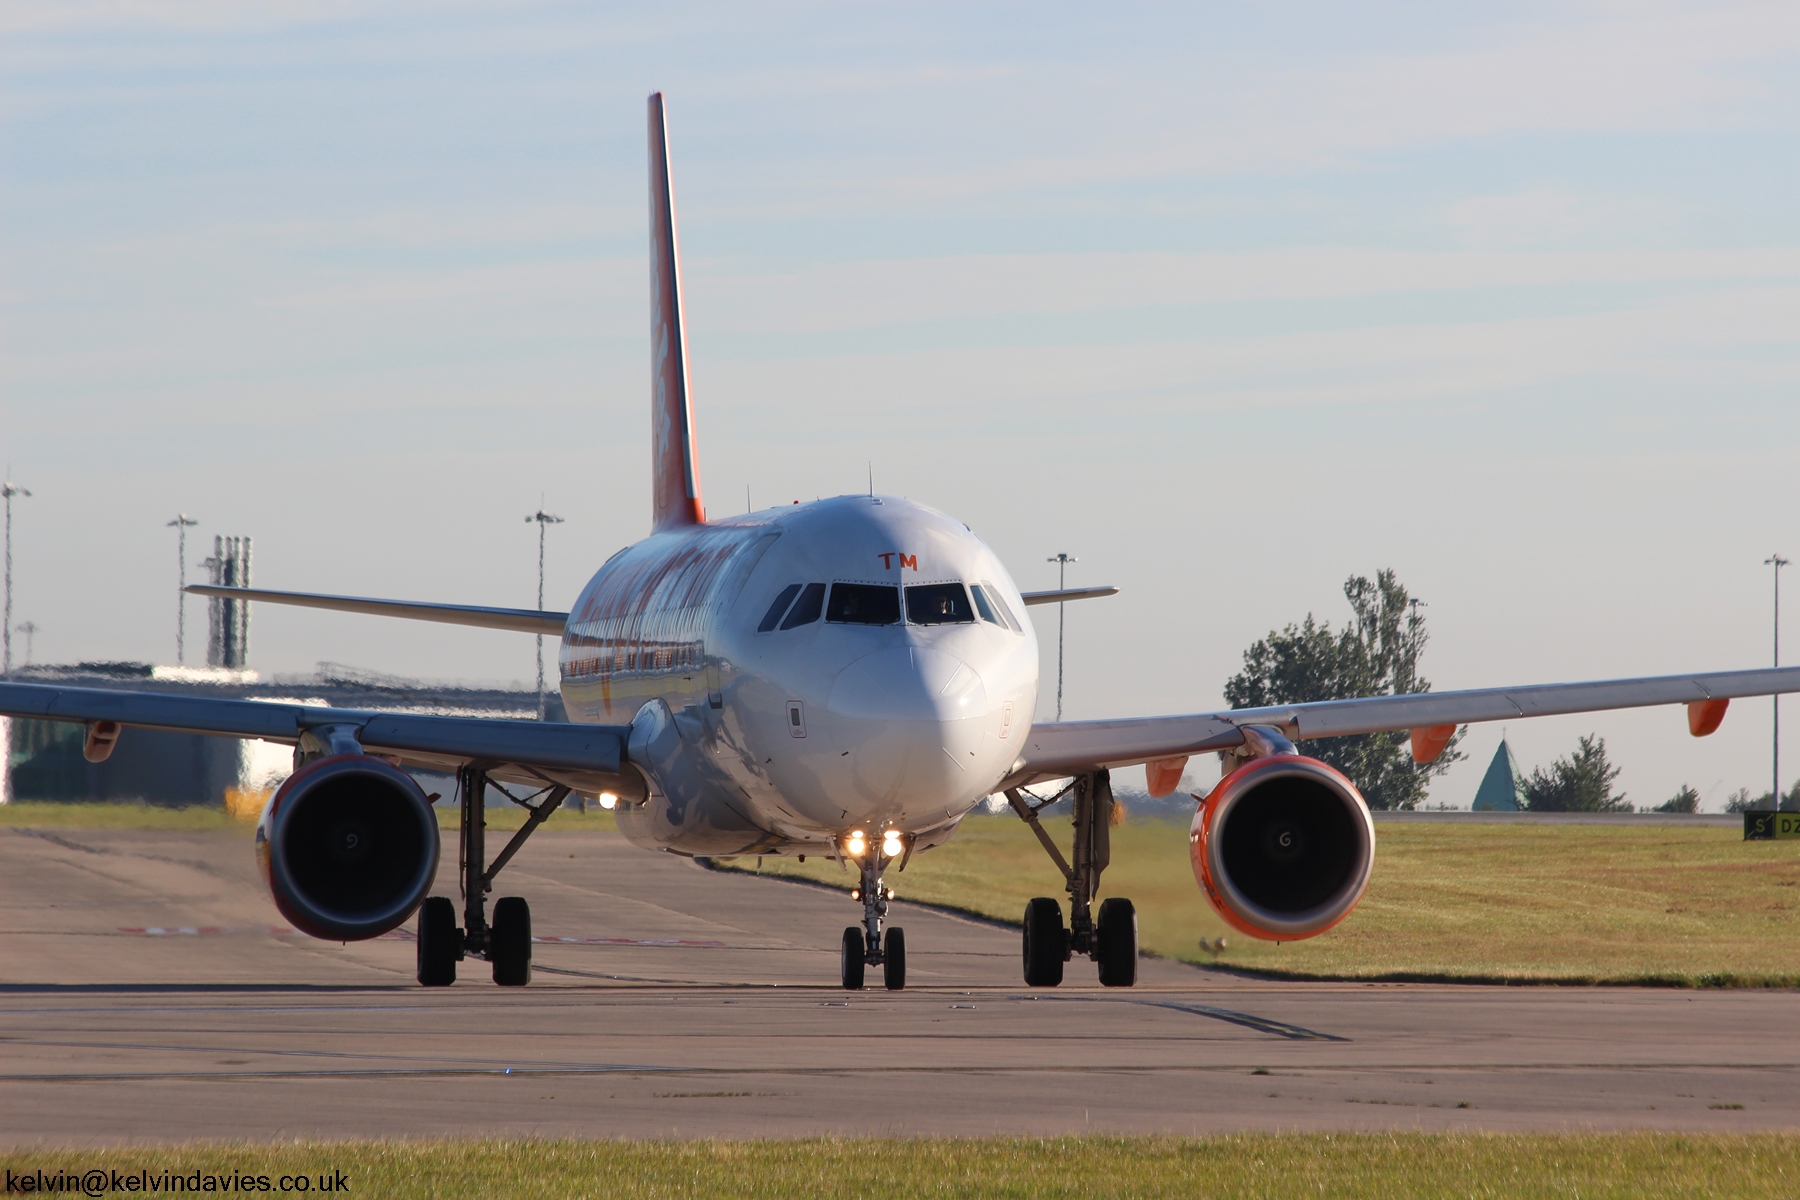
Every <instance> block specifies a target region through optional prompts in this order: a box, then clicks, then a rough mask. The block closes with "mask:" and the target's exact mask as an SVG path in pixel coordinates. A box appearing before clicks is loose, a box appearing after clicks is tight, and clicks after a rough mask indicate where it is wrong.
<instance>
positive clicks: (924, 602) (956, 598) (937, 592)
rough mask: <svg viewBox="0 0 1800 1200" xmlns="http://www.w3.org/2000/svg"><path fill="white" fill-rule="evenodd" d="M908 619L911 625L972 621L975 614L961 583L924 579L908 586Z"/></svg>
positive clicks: (957, 623)
mask: <svg viewBox="0 0 1800 1200" xmlns="http://www.w3.org/2000/svg"><path fill="white" fill-rule="evenodd" d="M906 620H907V623H908V624H911V625H973V624H974V623H975V614H974V613H973V612H972V611H970V609H969V597H968V594H967V593H966V592H964V591H963V586H962V584H960V583H922V584H920V585H918V586H917V587H909V588H907V589H906Z"/></svg>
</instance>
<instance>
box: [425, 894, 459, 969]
mask: <svg viewBox="0 0 1800 1200" xmlns="http://www.w3.org/2000/svg"><path fill="white" fill-rule="evenodd" d="M461 945H462V930H460V929H458V928H457V927H456V905H455V904H453V903H451V901H450V898H449V897H448V896H430V897H427V898H426V900H425V903H423V904H421V905H420V906H419V940H418V949H419V985H420V986H421V987H449V986H450V985H451V984H453V983H455V982H456V951H457V949H458V948H459V947H460V946H461Z"/></svg>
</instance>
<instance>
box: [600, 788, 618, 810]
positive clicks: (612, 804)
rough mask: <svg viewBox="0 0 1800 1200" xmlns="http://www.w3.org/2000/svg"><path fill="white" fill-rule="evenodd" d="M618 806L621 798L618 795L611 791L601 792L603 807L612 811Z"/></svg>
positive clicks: (601, 805)
mask: <svg viewBox="0 0 1800 1200" xmlns="http://www.w3.org/2000/svg"><path fill="white" fill-rule="evenodd" d="M618 806H619V798H618V797H617V796H615V795H613V794H612V793H611V792H601V793H600V807H601V808H604V809H606V810H607V811H608V812H611V811H612V810H613V809H615V808H617V807H618Z"/></svg>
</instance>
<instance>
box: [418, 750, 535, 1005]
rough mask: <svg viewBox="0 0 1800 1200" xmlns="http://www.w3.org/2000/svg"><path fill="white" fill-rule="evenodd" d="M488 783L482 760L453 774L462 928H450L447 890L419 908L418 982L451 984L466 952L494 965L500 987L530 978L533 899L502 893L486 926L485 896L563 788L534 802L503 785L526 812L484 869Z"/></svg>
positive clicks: (450, 904) (452, 919) (452, 910)
mask: <svg viewBox="0 0 1800 1200" xmlns="http://www.w3.org/2000/svg"><path fill="white" fill-rule="evenodd" d="M495 786H498V785H495ZM487 789H488V777H487V771H486V770H485V769H484V768H483V767H482V766H481V764H479V763H471V764H470V765H468V766H466V767H464V768H462V769H461V770H460V771H458V772H457V773H456V790H457V793H458V796H459V798H460V801H461V820H460V822H459V841H460V845H461V854H460V856H459V863H458V869H459V872H460V874H461V882H462V894H463V923H464V928H462V929H458V928H457V927H456V905H455V903H454V902H453V901H452V900H451V899H450V898H449V897H448V896H432V897H431V898H429V899H428V900H426V901H425V903H424V904H423V905H421V906H420V907H419V939H418V948H419V982H420V983H421V984H423V985H424V986H425V987H448V986H450V985H451V984H453V983H455V982H456V964H457V963H459V962H461V961H462V960H463V959H464V958H466V957H467V956H469V955H471V954H473V955H478V956H480V957H483V958H486V959H487V960H488V964H489V965H490V966H492V967H493V969H494V982H495V983H497V984H499V985H500V986H501V987H524V986H525V985H526V984H528V983H530V982H531V906H530V905H528V904H526V903H525V901H524V899H523V898H521V897H519V896H502V897H501V898H500V899H498V900H496V901H495V902H494V921H493V924H491V925H490V924H488V920H487V915H486V914H487V897H488V893H489V892H491V891H493V890H494V876H496V875H498V874H499V873H500V868H502V867H504V866H505V865H506V864H507V863H508V862H510V861H512V856H513V855H515V854H517V853H518V852H519V847H520V846H523V845H524V844H525V839H526V838H528V837H530V836H531V835H532V833H534V832H535V831H536V830H537V827H538V826H539V825H542V824H543V823H544V822H545V820H547V819H548V818H549V816H550V814H551V813H553V812H555V811H556V810H557V808H558V807H559V806H560V805H561V804H562V802H563V800H564V799H565V798H566V797H567V796H568V794H569V789H568V788H566V787H563V786H562V785H561V784H557V785H556V786H554V787H551V788H548V789H546V791H545V793H544V795H543V799H541V800H539V801H538V802H537V803H536V804H535V805H533V804H527V803H526V802H525V801H524V800H521V799H519V798H518V797H516V796H513V795H512V793H511V792H507V793H506V795H507V796H508V798H510V799H512V800H514V801H516V802H517V803H519V804H521V805H523V806H524V807H525V809H526V810H527V811H528V812H529V813H530V814H531V815H530V816H529V817H527V818H526V820H525V824H524V825H523V826H522V827H520V829H519V832H517V833H515V834H513V837H512V840H511V841H510V842H508V843H506V848H505V849H503V850H501V851H500V853H499V854H497V855H495V856H494V861H493V864H492V865H491V866H489V867H487V868H486V869H485V870H484V869H483V867H482V863H483V862H484V861H485V860H486V858H487V840H486V834H487V817H486V809H487ZM501 790H502V791H505V789H504V788H502V789H501Z"/></svg>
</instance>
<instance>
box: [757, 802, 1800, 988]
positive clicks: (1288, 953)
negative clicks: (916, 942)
mask: <svg viewBox="0 0 1800 1200" xmlns="http://www.w3.org/2000/svg"><path fill="white" fill-rule="evenodd" d="M1046 828H1047V829H1049V830H1050V831H1051V832H1052V834H1053V835H1055V836H1057V838H1058V840H1059V841H1060V842H1061V843H1062V845H1063V847H1064V852H1065V853H1067V847H1068V841H1069V823H1068V821H1067V820H1052V821H1048V822H1046ZM731 865H735V866H737V867H739V868H742V869H754V866H755V860H754V859H738V860H735V863H733V864H731ZM762 870H763V872H764V873H771V872H773V873H779V874H783V875H792V876H798V877H803V878H807V879H812V880H815V881H817V882H820V883H823V884H826V885H829V886H833V887H842V888H845V889H848V888H849V887H850V886H851V884H852V882H853V881H852V879H851V877H849V876H847V875H843V874H841V873H840V872H839V870H838V867H837V864H835V863H833V862H830V861H829V860H820V859H817V858H809V859H808V860H807V862H806V863H805V864H800V863H798V862H795V861H794V860H792V859H784V858H765V859H764V860H763V866H762ZM887 878H888V882H889V883H890V884H891V885H892V886H893V887H894V888H895V890H896V891H897V892H898V893H899V895H900V897H901V899H912V900H918V901H922V902H924V903H929V904H940V905H945V906H947V907H951V908H955V909H959V910H962V911H966V912H971V913H976V914H980V915H983V916H988V917H994V918H998V919H1001V920H1005V921H1008V922H1011V923H1015V924H1016V923H1017V922H1018V921H1019V919H1020V917H1021V914H1022V913H1023V912H1024V908H1025V902H1026V900H1028V899H1029V898H1031V897H1032V896H1061V895H1062V889H1061V887H1060V886H1058V885H1059V878H1058V876H1057V874H1056V870H1055V868H1054V867H1053V866H1052V865H1051V864H1050V860H1049V858H1048V857H1047V856H1046V855H1045V854H1044V852H1043V850H1042V848H1041V847H1039V846H1038V844H1037V842H1036V840H1035V839H1034V838H1033V837H1032V836H1031V831H1030V830H1029V829H1027V828H1026V827H1025V825H1024V823H1023V822H1021V821H1019V820H1018V819H1017V818H1016V817H1013V816H1011V815H1006V816H985V815H983V816H972V817H969V818H968V819H967V820H965V821H964V822H963V825H962V828H961V829H960V830H958V831H957V834H956V836H955V837H954V838H953V839H952V840H951V841H950V842H948V843H947V844H945V845H943V846H940V847H938V848H937V849H934V850H930V851H927V852H926V853H924V854H921V855H919V856H918V857H917V858H915V859H914V860H913V861H912V863H911V864H909V865H908V866H907V869H906V871H905V873H903V874H896V873H894V872H893V871H892V870H890V871H889V872H888V877H887ZM1102 884H1103V886H1102V892H1101V894H1102V895H1103V896H1105V895H1118V896H1130V897H1131V899H1132V900H1133V901H1134V902H1135V904H1136V905H1137V910H1138V925H1139V937H1140V939H1141V942H1142V945H1143V947H1144V949H1146V950H1148V951H1150V952H1151V953H1153V954H1158V955H1162V956H1163V957H1167V958H1178V959H1183V960H1186V961H1189V962H1213V961H1215V958H1214V956H1213V955H1212V954H1210V953H1208V952H1205V951H1203V950H1201V948H1200V945H1199V940H1200V939H1201V938H1206V939H1208V940H1209V941H1213V940H1216V939H1218V938H1219V937H1221V936H1223V937H1224V938H1225V939H1226V941H1227V949H1226V950H1225V952H1224V953H1223V954H1221V955H1218V956H1217V959H1216V961H1218V962H1220V963H1221V964H1223V965H1226V966H1236V967H1240V968H1244V969H1249V970H1255V971H1262V972H1270V973H1275V974H1279V975H1284V976H1291V977H1295V978H1309V979H1346V978H1347V979H1424V980H1432V979H1451V980H1465V981H1493V982H1520V983H1524V982H1545V983H1550V982H1555V983H1600V982H1614V983H1662V984H1669V985H1675V986H1719V985H1738V986H1759V985H1761V986H1797V985H1800V922H1796V920H1795V918H1796V915H1797V913H1800V844H1797V843H1794V842H1746V841H1744V840H1743V838H1742V835H1741V834H1740V833H1739V832H1738V831H1736V830H1733V829H1719V828H1713V827H1704V826H1701V827H1695V826H1667V825H1654V826H1652V825H1646V826H1638V827H1630V826H1623V827H1621V826H1619V825H1510V824H1464V823H1454V824H1453V823H1449V822H1445V823H1442V824H1439V823H1433V822H1417V823H1413V822H1408V823H1404V824H1401V823H1394V824H1383V825H1380V826H1379V827H1378V829H1377V833H1376V856H1375V873H1374V879H1373V881H1372V883H1371V884H1370V887H1369V891H1368V894H1367V895H1366V896H1365V897H1364V898H1363V902H1362V904H1361V905H1360V906H1359V907H1358V908H1357V910H1356V912H1355V913H1353V914H1352V915H1351V916H1350V918H1349V919H1348V920H1346V921H1345V922H1344V923H1343V924H1341V925H1339V926H1338V927H1337V928H1336V929H1334V930H1332V931H1330V932H1329V933H1326V934H1323V935H1322V936H1320V937H1316V938H1312V939H1310V940H1308V941H1304V942H1290V943H1286V944H1276V943H1271V942H1260V941H1256V940H1254V939H1252V938H1249V937H1246V936H1243V935H1241V934H1239V933H1237V932H1235V931H1234V930H1231V929H1229V928H1228V927H1227V926H1226V925H1225V923H1224V922H1223V921H1221V920H1220V919H1219V917H1218V915H1217V914H1216V913H1214V912H1213V911H1212V909H1211V908H1210V907H1209V906H1208V905H1207V903H1206V902H1205V900H1204V899H1203V898H1202V897H1201V894H1200V890H1199V887H1198V885H1197V884H1196V883H1195V882H1194V875H1193V870H1192V868H1191V867H1190V865H1189V861H1188V843H1187V826H1186V824H1185V823H1180V824H1177V823H1175V822H1171V821H1165V820H1130V821H1128V822H1127V823H1126V824H1124V825H1122V826H1120V827H1118V828H1116V829H1114V830H1113V831H1112V866H1111V867H1110V868H1109V869H1108V870H1107V872H1106V874H1105V876H1104V877H1103V879H1102Z"/></svg>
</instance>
